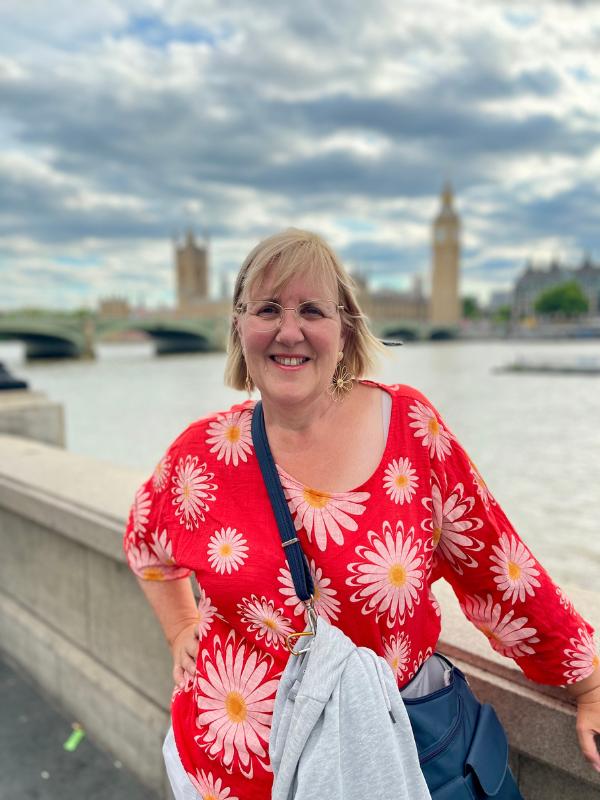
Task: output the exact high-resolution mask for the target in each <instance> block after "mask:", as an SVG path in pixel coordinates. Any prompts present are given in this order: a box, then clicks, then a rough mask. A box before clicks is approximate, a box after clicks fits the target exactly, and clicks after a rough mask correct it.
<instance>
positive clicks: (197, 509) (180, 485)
mask: <svg viewBox="0 0 600 800" xmlns="http://www.w3.org/2000/svg"><path fill="white" fill-rule="evenodd" d="M213 478H214V474H213V473H212V472H207V471H206V464H200V466H198V456H194V457H193V458H192V456H190V455H188V456H186V458H185V460H184V459H183V458H180V459H179V463H178V464H177V467H176V468H175V475H174V476H173V484H174V486H173V488H172V489H171V492H172V494H173V505H174V506H175V516H177V517H181V519H180V520H179V522H180V523H181V524H182V525H183V524H185V527H186V529H187V530H188V531H191V530H193V529H194V528H197V527H198V520H201V521H202V522H204V519H205V517H204V512H205V511H208V508H209V506H208V503H209V502H214V500H215V496H214V494H212V492H214V491H216V489H217V484H216V483H211V482H210V481H212V479H213Z"/></svg>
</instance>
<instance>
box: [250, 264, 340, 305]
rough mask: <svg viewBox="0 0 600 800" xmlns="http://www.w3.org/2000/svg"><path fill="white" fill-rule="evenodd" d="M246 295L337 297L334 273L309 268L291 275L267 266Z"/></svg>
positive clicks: (274, 297)
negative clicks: (282, 273)
mask: <svg viewBox="0 0 600 800" xmlns="http://www.w3.org/2000/svg"><path fill="white" fill-rule="evenodd" d="M248 297H249V298H256V299H266V298H272V299H281V298H285V297H290V298H293V299H294V300H298V301H302V300H316V299H327V300H335V299H336V297H337V291H336V280H335V275H332V274H331V273H330V272H329V271H325V270H318V269H310V268H307V269H306V270H301V271H300V273H296V274H292V275H281V274H280V273H278V271H277V268H276V267H275V268H274V267H267V268H266V269H265V270H264V272H263V273H262V275H260V276H257V278H256V280H255V281H254V284H253V285H252V286H250V287H248Z"/></svg>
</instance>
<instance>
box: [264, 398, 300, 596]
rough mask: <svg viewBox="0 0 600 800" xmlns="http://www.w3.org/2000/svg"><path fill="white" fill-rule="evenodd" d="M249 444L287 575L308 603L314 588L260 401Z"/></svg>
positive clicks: (298, 594) (297, 592) (297, 593)
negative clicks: (260, 478) (270, 509)
mask: <svg viewBox="0 0 600 800" xmlns="http://www.w3.org/2000/svg"><path fill="white" fill-rule="evenodd" d="M252 442H253V444H254V451H255V452H256V457H257V458H258V463H259V466H260V471H261V472H262V476H263V480H264V482H265V486H266V489H267V492H268V494H269V499H270V501H271V506H272V508H273V513H274V514H275V519H276V520H277V527H278V528H279V535H280V536H281V546H282V547H283V549H284V551H285V555H286V557H287V561H288V565H289V567H290V572H291V573H292V580H293V581H294V589H295V590H296V595H297V597H298V598H299V599H300V600H303V601H304V602H307V601H308V600H310V599H311V597H312V596H313V593H314V590H315V587H314V584H313V579H312V575H311V574H310V570H309V568H308V563H307V561H306V556H305V555H304V551H303V550H302V546H301V544H300V542H299V541H298V537H297V536H296V528H295V527H294V520H293V519H292V515H291V514H290V509H289V508H288V504H287V500H286V499H285V495H284V493H283V489H282V487H281V481H280V480H279V475H278V474H277V467H276V466H275V462H274V461H273V454H272V453H271V448H270V447H269V440H268V438H267V431H266V429H265V415H264V412H263V407H262V403H261V402H260V400H259V401H258V403H257V404H256V405H255V407H254V412H253V414H252Z"/></svg>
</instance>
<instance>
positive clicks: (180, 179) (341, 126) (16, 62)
mask: <svg viewBox="0 0 600 800" xmlns="http://www.w3.org/2000/svg"><path fill="white" fill-rule="evenodd" d="M74 8H75V6H74V4H73V2H72V0H57V2H56V3H52V4H48V3H45V2H42V0H35V1H34V0H30V2H28V3H21V2H16V0H8V2H4V3H3V5H2V10H1V11H0V52H2V53H3V55H2V57H1V58H0V111H1V112H2V113H3V117H4V119H5V120H6V126H5V128H4V130H3V132H2V134H1V135H0V146H1V148H2V150H1V153H0V176H1V178H2V179H1V180H0V208H2V209H3V211H0V248H1V249H2V251H3V252H4V254H5V255H4V258H3V260H2V261H1V262H0V281H1V283H2V287H3V292H2V298H0V304H1V305H12V306H14V305H16V304H18V303H20V302H24V301H23V298H24V297H27V298H28V299H27V302H33V298H34V297H36V296H37V297H38V302H39V303H44V302H52V303H56V304H60V303H61V302H69V303H72V304H77V302H78V301H81V302H84V300H85V298H92V299H93V298H97V297H98V296H99V295H100V294H102V293H109V294H127V295H128V296H132V295H135V294H136V292H137V293H139V292H142V293H147V294H148V295H149V296H150V295H152V296H155V297H156V298H157V299H162V300H161V301H164V300H165V299H167V298H169V297H170V296H172V271H171V254H170V243H169V237H170V235H171V234H172V233H174V232H176V231H181V230H183V229H184V228H186V227H188V226H190V225H191V226H193V227H195V228H196V229H197V231H198V233H201V231H202V229H203V228H206V229H207V230H208V231H209V232H210V233H211V264H212V265H213V268H214V271H215V276H214V279H213V283H214V285H215V286H218V284H219V282H220V281H219V278H218V275H219V274H220V273H221V272H223V273H226V272H228V271H231V270H234V269H235V268H236V267H237V265H238V264H239V263H240V261H241V260H242V258H243V256H244V255H245V253H246V252H247V250H248V249H250V247H251V246H252V245H253V244H254V243H255V242H256V240H257V239H258V238H260V237H262V236H264V235H266V234H268V233H269V232H271V231H272V230H274V229H277V228H279V227H284V226H287V225H290V224H294V225H297V226H299V227H308V228H315V229H317V230H319V231H320V232H322V233H323V234H324V235H326V236H327V238H328V239H329V240H330V241H331V242H332V244H333V245H334V246H335V247H337V248H338V249H340V251H341V252H342V253H343V254H344V256H345V257H346V258H347V259H348V261H349V263H351V264H352V265H353V266H355V267H357V268H364V269H365V270H366V271H368V272H369V273H370V274H372V275H373V276H374V278H376V279H377V280H379V281H380V282H386V281H390V280H396V278H398V280H400V278H399V277H398V276H401V282H402V281H405V279H408V277H409V276H410V275H412V274H414V273H415V272H423V271H426V270H427V269H428V264H429V232H430V223H431V218H432V216H433V214H434V213H435V210H436V208H437V203H438V199H437V195H438V192H439V190H440V188H441V184H442V183H443V181H444V180H445V179H447V178H448V177H450V178H451V179H452V180H453V182H454V184H455V186H456V189H457V203H458V207H459V210H460V211H461V213H462V216H463V231H464V242H463V243H464V247H465V258H464V269H465V275H466V274H467V273H469V274H470V275H471V278H470V280H471V281H472V282H473V283H472V285H477V286H480V287H483V286H489V287H491V288H493V286H494V285H505V283H506V280H507V276H513V275H514V274H516V273H517V272H518V270H519V269H520V268H521V266H522V263H523V260H524V259H525V258H526V257H529V256H532V255H533V256H535V255H537V256H538V257H540V258H541V257H542V254H543V255H544V256H547V257H549V255H548V254H550V255H554V254H555V253H556V252H560V253H562V254H564V255H565V257H576V256H577V254H578V253H581V252H582V251H584V250H587V251H591V252H592V253H593V254H595V256H596V258H598V257H600V233H599V232H598V228H597V225H594V224H593V218H594V217H595V218H597V214H598V204H599V203H600V190H599V189H597V188H596V187H598V186H600V181H599V179H600V149H599V148H598V146H597V141H598V132H599V129H600V114H599V112H598V109H599V108H600V62H599V60H598V58H597V48H598V41H599V38H600V33H599V32H600V9H599V8H598V7H597V6H596V5H595V4H587V5H580V6H578V7H577V8H574V7H573V5H571V4H569V3H567V2H559V1H557V2H548V3H545V4H539V5H536V6H532V5H531V4H528V3H518V2H514V3H505V2H501V0H486V2H482V3H477V4H465V3H464V2H462V1H461V0H427V2H425V3H420V4H418V5H416V6H415V5H410V4H408V5H407V4H398V3H395V2H392V0H374V2H372V3H370V4H369V6H368V7H367V6H362V7H359V6H356V4H349V3H348V2H347V0H332V2H331V3H327V4H323V3H317V2H316V0H308V1H307V3H305V4H302V5H301V6H298V5H295V6H294V5H292V6H285V5H284V6H282V5H281V4H275V3H274V2H269V0H266V1H265V2H264V3H261V4H258V5H257V4H254V5H252V6H250V5H248V4H246V3H241V2H238V3H233V4H223V3H219V2H216V0H214V2H213V0H202V1H201V2H198V0H171V1H170V2H167V1H166V0H119V2H117V1H116V0H114V1H113V0H91V2H88V3H85V4H83V5H81V4H79V5H78V6H77V7H76V11H77V13H74ZM557 220H568V224H566V225H564V226H560V225H557ZM86 258H87V259H89V264H88V267H85V268H84V267H83V266H82V264H84V263H85V259H86ZM69 259H79V261H77V264H74V262H72V261H71V262H70V261H69ZM124 264H126V265H127V267H126V268H125V267H123V265H124ZM44 275H46V280H45V279H44ZM394 276H396V277H394ZM27 281H29V284H28V283H27ZM61 286H62V289H63V290H64V291H62V292H61V291H60V290H59V289H57V287H59V288H60V287H61ZM85 302H87V300H85Z"/></svg>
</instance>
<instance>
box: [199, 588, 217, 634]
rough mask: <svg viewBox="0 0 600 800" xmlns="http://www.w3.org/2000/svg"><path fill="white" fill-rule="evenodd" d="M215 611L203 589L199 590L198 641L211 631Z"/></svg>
mask: <svg viewBox="0 0 600 800" xmlns="http://www.w3.org/2000/svg"><path fill="white" fill-rule="evenodd" d="M216 610H217V609H216V607H215V606H213V604H212V603H211V601H210V598H209V597H207V596H206V592H205V591H204V589H202V588H201V589H200V595H199V598H198V639H204V637H205V636H206V634H207V633H208V632H209V630H210V629H211V627H212V624H213V620H214V618H215V612H216Z"/></svg>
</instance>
